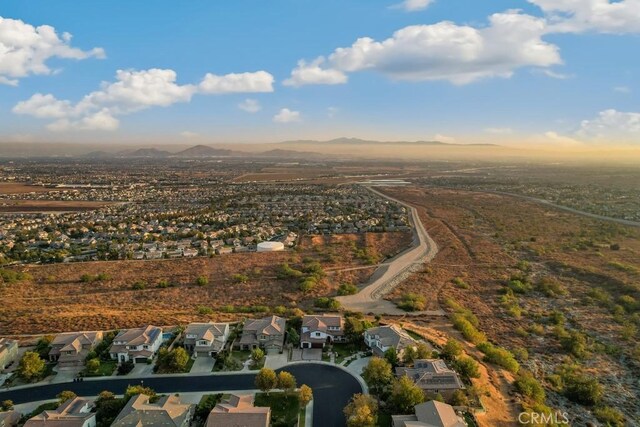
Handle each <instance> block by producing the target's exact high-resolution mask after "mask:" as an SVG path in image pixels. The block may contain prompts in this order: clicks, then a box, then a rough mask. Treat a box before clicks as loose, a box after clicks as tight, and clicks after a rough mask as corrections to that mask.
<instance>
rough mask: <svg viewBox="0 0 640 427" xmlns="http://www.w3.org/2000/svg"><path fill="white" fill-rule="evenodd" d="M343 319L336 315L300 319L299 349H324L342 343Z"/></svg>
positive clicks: (310, 316)
mask: <svg viewBox="0 0 640 427" xmlns="http://www.w3.org/2000/svg"><path fill="white" fill-rule="evenodd" d="M345 340H346V339H345V335H344V319H343V318H342V316H340V315H338V314H321V315H306V316H304V317H303V318H302V328H301V330H300V348H324V346H325V345H326V344H327V343H329V344H330V343H334V342H344V341H345Z"/></svg>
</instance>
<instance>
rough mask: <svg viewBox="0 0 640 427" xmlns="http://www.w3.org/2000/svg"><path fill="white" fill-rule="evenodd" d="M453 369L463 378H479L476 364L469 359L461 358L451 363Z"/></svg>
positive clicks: (478, 369)
mask: <svg viewBox="0 0 640 427" xmlns="http://www.w3.org/2000/svg"><path fill="white" fill-rule="evenodd" d="M453 366H454V367H455V369H456V370H457V371H458V372H459V373H460V374H461V375H462V376H465V377H469V378H480V367H479V365H478V363H477V362H476V361H475V360H473V359H472V358H470V357H461V358H459V359H458V360H456V361H455V362H454V363H453Z"/></svg>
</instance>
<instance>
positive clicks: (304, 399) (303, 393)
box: [298, 384, 313, 408]
mask: <svg viewBox="0 0 640 427" xmlns="http://www.w3.org/2000/svg"><path fill="white" fill-rule="evenodd" d="M311 399H313V390H311V387H309V386H308V385H306V384H302V385H301V386H300V394H298V401H299V402H300V406H302V407H303V408H304V407H305V406H307V405H308V404H309V402H311Z"/></svg>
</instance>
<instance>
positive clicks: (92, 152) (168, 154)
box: [0, 137, 497, 160]
mask: <svg viewBox="0 0 640 427" xmlns="http://www.w3.org/2000/svg"><path fill="white" fill-rule="evenodd" d="M230 146H231V144H225V145H222V144H213V145H196V146H193V147H188V148H185V146H180V145H175V144H174V145H166V146H160V145H158V147H159V148H158V147H149V146H147V147H140V146H138V147H135V146H129V147H130V148H126V147H127V146H122V145H121V146H118V145H116V144H114V145H111V146H109V145H97V144H72V143H45V142H34V143H20V144H16V143H0V157H5V158H7V157H30V158H34V157H82V158H87V159H118V158H120V159H127V158H146V159H165V158H183V159H189V158H220V157H240V158H243V157H245V158H261V157H262V158H269V159H278V158H280V159H294V160H304V159H314V160H317V159H331V158H335V157H336V156H338V154H337V153H338V152H339V153H341V154H340V158H345V156H347V157H354V156H355V157H367V156H368V155H369V154H371V153H369V151H370V150H367V149H363V148H359V147H361V146H362V147H364V146H370V147H372V148H373V147H377V148H376V150H378V148H380V149H382V148H384V149H385V150H387V151H389V149H391V150H393V147H394V146H411V147H425V148H426V147H443V148H447V147H452V148H456V147H472V146H473V147H481V146H494V147H497V146H496V145H493V144H451V143H446V142H441V141H373V140H366V139H359V138H346V137H343V138H336V139H331V140H328V141H317V140H294V141H283V142H279V143H265V144H247V145H243V144H237V145H236V146H235V147H238V148H240V150H236V149H235V147H233V148H229V147H230ZM118 147H120V149H119V150H118ZM307 147H308V148H311V147H313V148H315V149H317V150H318V151H322V152H315V151H312V150H307ZM349 147H352V148H351V149H350V148H349ZM323 148H324V149H323ZM330 148H331V149H330ZM334 148H335V149H334ZM169 150H171V151H169ZM263 150H264V151H263ZM456 151H459V150H456ZM383 157H387V155H383Z"/></svg>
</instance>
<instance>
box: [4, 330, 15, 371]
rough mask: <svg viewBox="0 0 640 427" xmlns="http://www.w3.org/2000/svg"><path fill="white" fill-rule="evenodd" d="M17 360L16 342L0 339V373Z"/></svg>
mask: <svg viewBox="0 0 640 427" xmlns="http://www.w3.org/2000/svg"><path fill="white" fill-rule="evenodd" d="M16 360H18V341H16V340H10V339H8V338H0V371H2V370H4V369H5V368H6V367H7V366H9V365H10V364H11V363H13V362H15V361H16Z"/></svg>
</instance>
